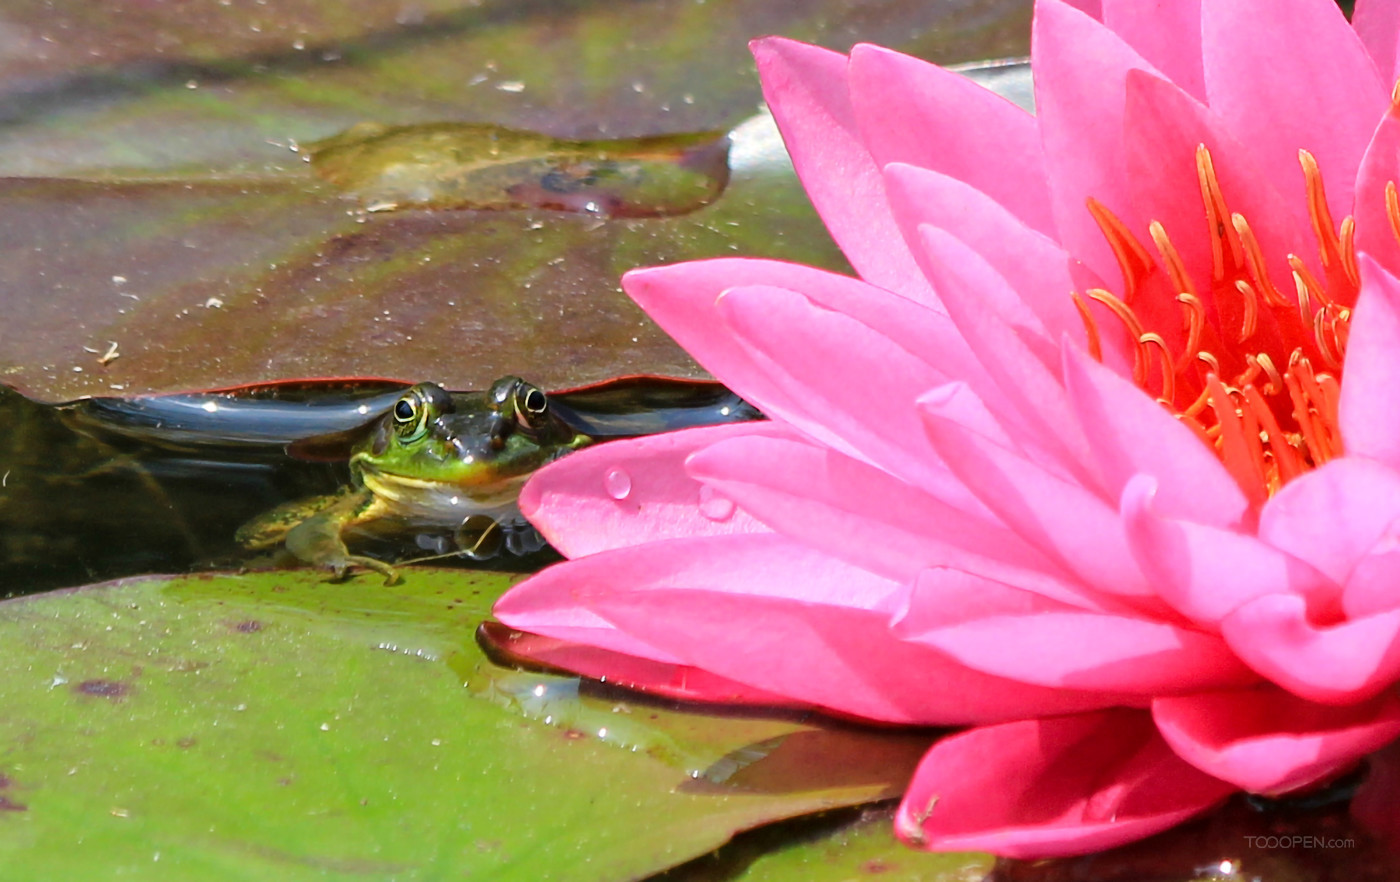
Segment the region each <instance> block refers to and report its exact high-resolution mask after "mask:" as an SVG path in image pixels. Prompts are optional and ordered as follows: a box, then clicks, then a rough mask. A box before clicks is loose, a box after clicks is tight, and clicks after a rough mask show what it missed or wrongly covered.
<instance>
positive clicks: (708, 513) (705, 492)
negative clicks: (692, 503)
mask: <svg viewBox="0 0 1400 882" xmlns="http://www.w3.org/2000/svg"><path fill="white" fill-rule="evenodd" d="M700 513H701V514H702V515H704V516H705V517H707V518H709V519H710V520H712V521H727V520H729V518H730V516H732V515H733V514H734V503H733V502H732V501H731V500H730V499H728V498H726V497H724V496H721V495H720V493H719V491H718V490H716V489H715V488H713V487H711V486H710V485H708V484H706V485H704V486H703V487H701V488H700Z"/></svg>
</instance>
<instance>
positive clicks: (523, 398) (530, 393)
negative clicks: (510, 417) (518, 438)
mask: <svg viewBox="0 0 1400 882" xmlns="http://www.w3.org/2000/svg"><path fill="white" fill-rule="evenodd" d="M548 411H549V398H548V397H547V396H546V395H545V394H544V392H542V391H540V388H539V387H538V386H531V385H530V384H529V383H521V384H520V385H519V386H517V387H516V389H515V419H516V422H518V423H520V427H521V428H522V429H537V428H539V427H540V426H542V425H544V421H545V414H546V413H547V412H548Z"/></svg>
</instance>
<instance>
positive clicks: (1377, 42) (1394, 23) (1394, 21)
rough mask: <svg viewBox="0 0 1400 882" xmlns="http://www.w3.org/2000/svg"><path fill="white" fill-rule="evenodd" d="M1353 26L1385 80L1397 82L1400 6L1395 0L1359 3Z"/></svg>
mask: <svg viewBox="0 0 1400 882" xmlns="http://www.w3.org/2000/svg"><path fill="white" fill-rule="evenodd" d="M1351 26H1352V27H1353V28H1354V29H1355V30H1356V35H1357V36H1358V37H1360V38H1361V42H1362V43H1363V44H1364V45H1365V46H1366V51H1367V52H1368V53H1370V55H1371V60H1372V61H1374V62H1375V63H1376V70H1377V71H1378V72H1379V73H1380V77H1381V79H1382V80H1384V81H1385V82H1388V83H1393V82H1395V79H1396V74H1397V71H1396V54H1395V44H1396V40H1397V39H1400V3H1396V2H1395V0H1357V2H1356V8H1355V10H1353V11H1352V14H1351Z"/></svg>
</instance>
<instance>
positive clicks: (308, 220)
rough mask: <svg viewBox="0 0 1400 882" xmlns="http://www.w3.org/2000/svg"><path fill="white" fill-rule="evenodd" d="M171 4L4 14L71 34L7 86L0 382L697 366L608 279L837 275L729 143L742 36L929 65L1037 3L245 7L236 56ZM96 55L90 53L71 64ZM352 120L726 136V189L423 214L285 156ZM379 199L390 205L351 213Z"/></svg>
mask: <svg viewBox="0 0 1400 882" xmlns="http://www.w3.org/2000/svg"><path fill="white" fill-rule="evenodd" d="M84 8H85V7H84ZM162 9H164V7H162ZM181 9H182V7H180V8H172V9H171V10H168V15H164V16H162V15H161V14H160V13H158V12H155V11H152V9H151V8H148V7H146V6H145V5H141V6H140V8H139V9H138V8H136V7H135V6H132V7H130V8H128V7H127V6H119V7H112V8H111V9H105V8H104V11H103V13H102V14H100V15H95V16H89V17H84V15H81V14H79V13H80V9H79V7H78V6H76V5H73V4H70V3H63V2H60V3H58V4H56V5H55V4H22V5H21V6H19V7H17V8H15V9H14V10H10V11H7V13H6V16H7V20H8V21H9V22H11V23H14V25H15V27H16V28H18V30H16V31H14V32H15V33H21V32H22V33H25V34H29V35H31V36H35V35H37V36H35V39H37V40H39V42H40V43H42V42H43V37H44V36H45V35H50V36H51V35H52V33H53V32H57V31H59V30H61V31H62V32H63V33H65V34H66V35H67V36H66V37H65V42H64V45H63V48H62V51H60V50H59V49H57V48H55V50H54V53H56V54H53V55H51V57H50V58H49V59H48V60H47V61H44V62H43V63H42V64H37V66H35V67H32V68H26V67H24V66H23V65H21V66H20V68H16V72H19V71H20V70H24V71H25V76H13V77H11V78H10V79H9V80H0V114H4V116H5V118H6V119H7V120H9V121H10V124H9V125H7V126H6V128H5V130H4V131H3V132H0V174H10V175H24V176H26V177H24V178H11V179H8V180H5V179H0V229H4V230H5V231H6V235H5V236H3V237H0V308H3V309H4V311H5V316H6V321H5V323H4V326H3V328H0V383H5V384H8V385H11V386H14V387H15V388H18V389H20V390H21V391H23V392H25V393H26V394H29V395H32V396H34V397H36V398H38V399H41V400H49V401H52V400H62V399H71V398H75V397H79V396H82V395H99V394H113V393H119V394H128V393H132V394H134V393H149V392H162V391H177V390H187V389H198V388H209V387H216V386H228V385H235V384H241V383H252V382H260V381H266V380H272V379H279V378H285V377H297V376H347V375H369V376H386V375H387V376H399V377H404V378H409V379H418V378H423V379H433V380H437V381H440V382H443V383H444V384H446V385H450V386H454V387H458V388H480V387H482V386H484V385H485V384H487V383H489V382H490V381H491V380H492V379H493V378H494V377H496V376H498V375H500V374H503V373H508V372H514V373H520V374H528V375H529V376H531V377H532V378H533V379H535V380H536V381H537V382H540V383H541V384H543V385H545V386H549V387H564V386H573V385H578V384H581V383H587V382H590V381H593V380H598V379H602V378H605V377H609V376H616V375H619V374H631V373H657V374H670V375H679V376H697V375H699V373H700V371H699V368H698V367H697V366H696V365H695V364H694V363H693V362H692V361H691V360H690V359H689V357H688V356H686V355H685V354H684V353H683V352H681V351H680V349H679V348H678V347H676V346H675V344H674V343H673V342H671V341H670V340H669V339H668V338H667V337H666V336H665V335H664V334H662V333H661V332H660V331H659V330H658V329H657V328H656V327H655V326H654V325H653V324H652V323H651V322H650V321H649V320H648V319H647V318H646V317H645V316H644V315H643V314H642V312H641V311H640V310H639V309H637V308H636V306H635V305H633V304H632V303H631V301H630V300H628V299H627V298H626V297H625V296H623V295H622V294H621V293H620V291H619V290H618V277H619V276H620V275H621V274H622V273H623V272H625V271H626V270H627V269H630V268H632V267H634V266H639V265H647V264H656V263H668V262H674V261H678V260H685V259H692V258H699V257H708V256H718V255H733V254H747V255H753V256H766V257H774V258H780V259H789V260H795V261H801V262H805V263H811V264H815V265H819V266H826V267H829V268H832V269H836V270H842V269H844V268H845V262H844V260H843V259H842V258H841V256H840V254H839V253H838V252H837V251H836V249H835V247H834V246H833V245H832V244H831V242H830V240H829V238H828V237H827V236H826V233H825V231H824V230H823V229H822V227H821V224H820V223H819V222H818V220H817V219H816V217H815V216H814V215H813V213H812V211H811V209H810V206H809V205H808V203H807V201H806V198H805V196H804V195H803V194H802V192H801V189H800V187H798V185H797V183H796V181H795V179H794V177H793V175H792V173H791V169H790V166H789V165H788V164H787V163H786V158H785V154H784V153H783V152H782V150H781V147H780V145H779V144H778V142H776V140H775V139H774V135H773V131H772V127H771V124H768V125H765V124H764V123H763V122H762V121H761V118H760V120H759V121H757V122H754V123H752V124H744V125H739V126H738V127H737V128H733V127H734V126H735V125H736V123H740V122H741V121H742V120H743V119H744V118H745V117H748V116H750V115H751V114H752V113H753V110H754V108H755V107H756V105H757V104H758V102H759V100H760V95H759V92H758V86H757V79H756V77H755V76H754V73H753V70H752V62H751V61H750V60H749V59H748V56H747V50H746V48H745V45H744V44H745V43H746V41H747V39H748V38H751V37H753V36H758V35H762V34H764V33H772V32H783V33H786V34H789V35H791V36H795V37H798V38H805V39H811V40H816V41H817V42H822V43H826V44H828V45H832V46H835V47H837V48H843V49H844V48H847V47H848V46H849V45H850V43H851V42H853V41H855V40H857V39H860V38H867V39H876V40H883V41H885V42H890V43H893V44H894V45H896V46H902V47H903V48H909V49H913V50H914V51H916V52H918V53H920V54H924V55H928V56H934V57H938V58H940V59H941V60H945V61H946V60H964V59H966V58H969V57H979V56H986V55H994V54H1007V53H1012V54H1016V53H1019V52H1023V51H1024V44H1025V20H1026V15H1027V12H1028V4H1027V3H1025V2H1023V0H988V2H986V3H983V4H979V5H978V6H977V7H975V8H974V9H961V8H950V7H946V6H942V5H938V4H925V3H913V2H907V3H906V2H899V3H895V4H890V5H887V6H883V7H881V11H880V14H879V15H878V16H872V15H871V13H870V11H869V9H868V7H866V6H865V5H864V4H860V3H856V2H854V0H839V2H838V0H831V2H823V3H819V4H800V5H796V6H791V7H775V6H774V5H773V4H767V3H760V2H757V0H727V2H726V0H717V2H713V3H708V4H700V5H697V4H694V3H693V2H689V0H656V2H650V3H642V2H634V3H606V4H605V3H582V4H570V5H568V6H567V8H565V9H560V8H559V7H558V6H557V5H554V4H543V3H541V4H534V3H526V4H505V3H496V2H491V0H488V2H486V3H483V4H481V5H480V6H479V7H476V6H475V5H460V6H459V5H453V4H451V3H448V2H446V0H444V2H443V3H440V4H425V5H422V6H421V7H415V10H413V11H412V14H410V15H409V16H408V19H406V20H405V21H403V22H397V21H396V22H394V23H393V24H389V23H388V22H387V21H386V20H385V19H384V18H383V17H382V16H380V15H378V14H377V13H376V14H368V15H364V16H360V15H358V13H356V12H355V11H354V10H353V9H351V10H349V11H338V12H336V14H334V15H333V14H332V10H331V9H330V8H329V7H327V6H325V5H324V4H319V3H315V2H310V0H306V2H299V3H285V4H277V3H268V4H266V5H263V4H259V5H258V6H257V8H256V9H254V8H251V7H244V5H243V4H241V3H238V4H234V9H233V10H232V11H230V10H224V11H221V12H219V13H218V16H217V17H227V16H234V17H235V18H236V20H237V22H239V23H240V24H241V25H246V29H247V31H248V33H250V34H255V35H256V34H275V35H277V36H276V37H275V38H272V37H267V38H264V37H248V36H247V35H246V34H242V35H237V36H232V37H229V38H228V39H227V40H224V39H223V38H221V37H219V36H218V34H220V33H222V31H220V30H219V29H217V28H214V27H213V26H212V25H209V24H208V23H207V22H203V21H202V20H200V21H197V20H196V18H197V17H193V16H191V15H186V14H184V12H182V11H180V10H181ZM341 9H342V8H341V7H337V10H341ZM109 13H110V14H109ZM220 20H221V21H222V18H220ZM231 20H232V19H231ZM137 32H141V33H146V34H150V35H153V36H152V38H151V39H152V42H151V43H150V44H149V46H148V47H147V48H146V49H145V50H143V49H142V48H141V47H140V46H139V45H138V44H137V43H136V42H135V41H133V40H131V39H128V38H129V37H130V35H131V34H134V33H137ZM302 32H304V34H303V35H302V36H292V34H294V33H302ZM104 37H110V39H109V40H107V43H106V49H105V50H104V51H102V52H99V53H98V54H97V55H96V56H88V58H89V59H90V60H82V59H80V58H79V57H78V56H76V55H74V54H73V53H72V52H71V51H70V50H71V48H72V47H74V46H80V45H88V46H96V45H97V44H99V43H102V42H103V39H104ZM288 37H291V39H288ZM265 40H272V41H273V42H272V43H271V44H265V42H264V41H265ZM250 41H251V42H250ZM278 41H286V44H285V46H283V48H282V51H280V52H279V51H275V49H274V48H272V47H275V46H277V45H281V43H279V42H278ZM143 51H144V52H146V54H145V55H142V52H143ZM16 63H18V62H16ZM55 65H57V67H55ZM114 65H115V66H114ZM363 122H370V123H372V124H376V125H383V126H389V127H397V128H393V129H391V130H392V131H396V132H399V133H404V132H409V133H413V132H420V133H421V132H422V131H425V127H431V126H434V125H439V126H441V125H448V126H455V127H459V128H457V129H456V130H457V131H461V130H462V129H461V128H460V127H462V126H467V127H470V126H476V125H483V124H491V125H495V126H506V127H508V128H509V129H511V130H522V129H525V130H533V131H537V132H540V133H541V134H540V135H539V136H537V137H539V138H540V139H542V143H550V144H553V145H554V146H555V147H558V145H559V144H560V143H570V142H569V141H568V140H567V139H573V140H574V141H575V142H576V141H577V140H578V139H584V140H597V139H607V140H610V141H612V142H613V147H612V148H610V149H614V150H620V151H624V152H625V150H626V149H627V147H626V146H625V145H628V144H631V145H634V146H635V145H641V144H648V143H655V142H652V141H648V140H647V139H648V138H651V137H653V136H661V135H666V136H670V135H674V134H676V133H683V132H693V131H705V130H720V131H726V130H729V131H732V147H731V150H730V153H729V159H730V164H729V165H730V168H729V170H730V181H729V184H728V186H727V187H726V188H725V189H724V190H723V192H718V188H717V187H715V186H713V184H715V183H716V182H718V181H720V180H721V178H722V176H723V172H722V169H714V168H709V167H708V166H707V167H706V168H705V169H703V170H702V174H701V175H700V178H701V179H704V180H705V181H708V183H706V184H705V186H703V187H699V188H698V192H699V193H700V196H701V198H693V197H694V195H695V191H696V189H697V188H695V187H693V186H692V187H689V189H690V190H691V192H690V193H686V192H684V191H686V190H687V187H688V185H686V184H685V183H684V182H682V183H681V184H679V185H678V184H676V182H674V181H669V180H666V179H665V176H664V175H660V176H658V175H657V174H655V173H654V174H652V175H651V177H650V178H648V179H647V180H646V181H645V182H644V183H646V184H647V185H648V186H650V185H651V184H653V183H656V182H657V180H660V182H661V185H662V189H663V190H666V188H671V190H670V192H664V193H663V194H662V197H661V198H660V202H661V203H663V204H664V205H665V207H664V210H647V211H631V212H629V211H626V210H619V211H614V212H611V213H613V214H628V213H633V214H664V215H670V216H667V217H647V218H623V217H611V218H602V217H593V216H588V215H586V214H585V215H580V214H571V213H566V212H562V211H554V210H549V209H548V208H540V207H533V208H523V209H522V208H520V206H521V205H527V206H528V205H544V206H549V207H551V208H558V207H564V208H569V207H572V206H570V205H562V206H561V205H559V204H552V203H551V202H550V201H549V200H548V199H540V198H534V199H533V201H531V200H523V201H521V202H517V203H512V204H511V205H500V204H498V205H497V208H496V210H452V211H439V210H432V209H426V208H416V207H409V208H405V202H407V203H410V204H411V203H413V202H414V200H403V199H399V198H397V197H395V196H393V194H390V196H389V198H384V193H383V192H382V191H376V189H375V188H374V187H373V186H371V187H368V188H365V187H362V186H361V182H358V181H354V182H349V183H347V180H348V179H347V178H345V177H344V176H343V175H332V174H329V173H327V169H328V166H327V165H326V164H324V163H322V164H321V169H320V170H321V172H322V173H323V174H325V175H326V177H329V178H332V179H333V180H332V181H327V180H323V179H322V177H318V175H317V174H316V173H315V171H313V168H312V167H311V166H310V165H309V164H308V163H306V162H305V161H304V158H305V157H306V156H307V155H308V154H307V151H305V150H303V149H301V148H300V147H299V145H300V144H309V143H311V142H315V141H317V140H319V139H325V138H328V137H331V136H335V135H336V134H337V133H340V132H345V131H346V130H348V129H351V128H352V127H353V126H355V125H356V124H358V123H363ZM362 131H363V130H362ZM561 139H562V140H561ZM629 139H635V140H629ZM289 148H290V149H289ZM328 161H329V160H327V162H328ZM368 165H373V163H369V164H368ZM662 165H663V166H665V165H666V163H662ZM682 166H684V163H681V164H680V166H677V165H676V164H675V163H671V164H670V167H682ZM356 167H357V168H364V167H367V166H366V164H365V163H359V164H356ZM352 177H353V176H352ZM544 177H546V178H547V177H548V173H547V172H546V173H545V175H544ZM565 177H566V178H568V180H565V181H564V183H565V184H567V185H569V186H573V185H575V184H576V183H577V180H575V179H573V178H570V177H569V175H568V174H566V175H565ZM587 177H588V175H587V174H586V173H585V174H584V175H583V176H582V178H583V179H586V178H587ZM556 178H557V176H556ZM550 180H555V179H553V178H551V179H550ZM337 182H338V183H337ZM643 189H645V188H643ZM677 193H679V194H680V196H681V197H684V198H677ZM716 194H718V195H717V196H716ZM534 195H535V196H536V197H538V196H539V194H538V193H537V194H534ZM647 198H648V199H650V200H651V202H652V203H653V204H655V203H656V202H657V199H656V198H655V197H653V196H648V197H647ZM425 201H426V203H427V204H431V205H436V204H439V203H438V201H437V200H435V199H428V200H425ZM589 201H590V200H588V199H585V200H583V203H584V208H585V210H587V208H588V203H589ZM625 202H626V200H621V201H620V203H619V204H621V203H625ZM706 202H708V203H709V204H705V203H706ZM390 204H392V205H394V206H395V207H397V208H398V209H400V210H397V211H393V212H388V213H383V212H372V211H368V210H367V209H370V208H376V207H387V206H388V205H390ZM459 207H460V206H459ZM500 208H509V209H510V210H499V209H500ZM595 213H596V214H608V213H609V212H608V211H599V212H595Z"/></svg>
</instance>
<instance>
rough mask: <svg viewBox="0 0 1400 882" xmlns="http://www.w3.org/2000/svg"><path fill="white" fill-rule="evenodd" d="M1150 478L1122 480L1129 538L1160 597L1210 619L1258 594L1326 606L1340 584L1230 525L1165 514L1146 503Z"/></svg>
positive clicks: (1152, 486)
mask: <svg viewBox="0 0 1400 882" xmlns="http://www.w3.org/2000/svg"><path fill="white" fill-rule="evenodd" d="M1156 492H1157V482H1156V481H1155V480H1153V479H1151V478H1149V477H1147V476H1146V475H1142V476H1139V477H1135V478H1133V479H1132V480H1130V481H1129V482H1128V484H1127V486H1126V487H1124V488H1123V498H1122V513H1123V525H1124V528H1125V530H1126V533H1127V538H1128V543H1129V545H1130V546H1131V547H1132V550H1133V554H1134V555H1135V557H1136V558H1137V561H1138V563H1139V564H1140V565H1141V566H1142V569H1143V571H1144V572H1145V573H1147V576H1148V578H1149V579H1150V580H1151V582H1152V585H1153V586H1154V588H1155V589H1156V593H1157V595H1158V596H1159V597H1161V598H1162V599H1163V600H1165V601H1166V602H1167V603H1169V604H1171V606H1172V607H1173V608H1174V609H1176V610H1177V611H1178V612H1180V613H1181V614H1182V615H1184V616H1186V617H1188V618H1190V619H1191V620H1192V621H1195V622H1198V623H1200V624H1202V625H1214V624H1216V623H1218V622H1219V621H1220V620H1221V619H1223V618H1224V617H1225V616H1227V615H1229V614H1230V613H1231V612H1232V611H1234V610H1235V609H1237V608H1239V607H1240V606H1242V605H1243V604H1245V603H1248V602H1249V601H1251V600H1254V599H1256V598H1259V597H1263V596H1266V595H1273V594H1279V595H1282V594H1290V595H1295V596H1298V597H1300V598H1304V597H1310V598H1314V600H1313V604H1314V606H1315V607H1317V608H1318V609H1320V610H1332V609H1333V606H1334V604H1335V601H1336V600H1337V595H1338V594H1340V588H1339V587H1338V586H1336V585H1335V584H1333V583H1331V582H1329V581H1328V580H1327V579H1326V577H1324V576H1323V575H1322V574H1321V573H1318V572H1317V571H1316V570H1314V569H1313V568H1311V567H1309V566H1308V565H1307V564H1305V563H1303V562H1302V561H1300V560H1298V559H1297V558H1294V557H1292V556H1291V555H1289V554H1287V553H1286V552H1283V551H1280V550H1278V549H1277V548H1274V547H1273V546H1271V545H1268V544H1266V543H1264V542H1261V541H1259V540H1258V539H1257V538H1255V537H1254V536H1251V535H1249V534H1246V533H1240V532H1236V531H1234V530H1222V529H1217V528H1215V527H1211V526H1208V525H1206V524H1199V523H1193V522H1191V521H1186V520H1174V519H1171V518H1164V517H1162V516H1161V515H1159V514H1157V513H1156V511H1155V510H1154V507H1153V497H1154V495H1155V494H1156Z"/></svg>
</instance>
